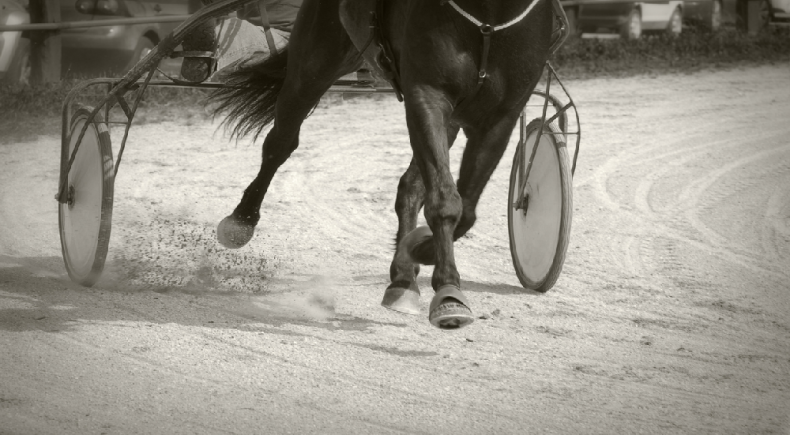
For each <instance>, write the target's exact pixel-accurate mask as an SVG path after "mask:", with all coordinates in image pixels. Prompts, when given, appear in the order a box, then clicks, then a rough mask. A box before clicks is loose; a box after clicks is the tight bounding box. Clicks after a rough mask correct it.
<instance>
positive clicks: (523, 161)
mask: <svg viewBox="0 0 790 435" xmlns="http://www.w3.org/2000/svg"><path fill="white" fill-rule="evenodd" d="M542 125H543V124H542V122H541V120H540V119H535V120H533V121H532V122H530V123H529V125H527V127H526V135H525V137H526V144H525V145H524V146H523V147H521V149H520V150H517V151H516V156H515V158H514V160H513V168H512V169H511V172H510V191H509V193H508V214H507V217H508V232H509V235H510V253H511V255H512V257H513V265H514V267H515V269H516V275H518V279H519V281H520V282H521V285H523V286H524V288H528V289H531V290H535V291H539V292H545V291H548V290H549V289H550V288H551V287H552V286H553V285H554V283H556V282H557V278H559V276H560V271H561V270H562V264H563V263H564V261H565V252H566V251H567V249H568V240H569V238H570V234H571V216H572V213H573V212H572V209H573V200H572V191H571V181H572V180H571V169H570V166H569V160H568V151H567V149H566V147H565V139H564V135H562V134H552V133H558V132H559V130H558V129H557V128H556V127H554V126H553V125H552V126H548V127H544V130H543V134H541V136H540V142H539V143H538V144H537V151H536V152H535V159H534V161H533V163H532V167H531V169H530V172H529V176H528V179H527V185H526V187H525V189H524V193H525V195H524V198H523V199H522V200H520V199H519V198H518V196H519V194H518V192H519V187H520V186H521V184H522V180H523V177H524V173H525V170H526V167H527V163H528V162H529V158H530V155H531V152H532V149H533V146H534V145H535V140H536V139H537V134H538V131H539V130H540V129H541V126H542Z"/></svg>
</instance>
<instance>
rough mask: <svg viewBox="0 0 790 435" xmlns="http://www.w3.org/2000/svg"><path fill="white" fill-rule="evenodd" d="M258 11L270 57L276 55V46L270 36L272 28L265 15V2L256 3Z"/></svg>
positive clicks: (267, 15)
mask: <svg viewBox="0 0 790 435" xmlns="http://www.w3.org/2000/svg"><path fill="white" fill-rule="evenodd" d="M258 11H259V12H260V14H261V25H263V33H264V35H266V44H267V45H268V46H269V52H270V53H271V55H272V56H276V55H277V46H276V45H274V37H273V36H272V26H271V24H270V23H269V14H268V13H266V2H265V1H264V0H260V1H259V2H258Z"/></svg>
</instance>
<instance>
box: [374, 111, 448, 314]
mask: <svg viewBox="0 0 790 435" xmlns="http://www.w3.org/2000/svg"><path fill="white" fill-rule="evenodd" d="M458 130H459V127H458V126H457V125H451V126H450V128H449V129H448V132H447V143H448V145H449V146H452V144H453V143H454V142H455V138H456V137H457V136H458ZM424 203H425V185H424V184H423V182H422V176H421V175H420V169H419V167H418V166H417V162H416V161H415V160H414V159H412V160H411V162H409V168H408V169H407V170H406V172H404V174H403V176H401V178H400V182H399V183H398V195H397V197H396V199H395V213H396V214H397V216H398V232H397V234H396V235H395V246H396V247H395V254H394V256H393V258H392V263H391V264H390V285H389V287H387V290H386V291H385V292H384V297H383V298H382V300H381V305H382V306H384V307H386V308H389V309H391V310H395V311H399V312H402V313H407V314H419V313H420V288H419V286H418V285H417V275H418V274H419V273H420V264H419V262H415V261H414V259H413V258H412V255H413V252H411V250H410V249H408V247H410V246H414V245H415V244H416V243H420V242H423V243H426V242H427V239H429V238H430V234H429V233H428V234H427V235H426V232H425V231H418V232H413V231H414V229H415V228H416V227H417V217H418V214H419V212H420V210H421V209H422V206H423V204H424ZM426 264H428V263H426ZM429 264H434V262H430V263H429Z"/></svg>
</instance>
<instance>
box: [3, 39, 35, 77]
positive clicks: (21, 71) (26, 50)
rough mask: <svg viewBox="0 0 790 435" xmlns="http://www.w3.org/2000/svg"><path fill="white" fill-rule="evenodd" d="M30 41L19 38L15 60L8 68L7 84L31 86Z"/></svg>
mask: <svg viewBox="0 0 790 435" xmlns="http://www.w3.org/2000/svg"><path fill="white" fill-rule="evenodd" d="M31 71H32V70H31V68H30V40H29V39H27V38H19V44H18V45H17V47H16V51H15V52H14V58H13V59H12V60H11V64H10V65H9V66H8V73H7V74H6V77H5V83H6V84H7V85H12V86H26V85H29V84H30V74H31Z"/></svg>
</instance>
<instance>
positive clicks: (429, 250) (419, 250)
mask: <svg viewBox="0 0 790 435" xmlns="http://www.w3.org/2000/svg"><path fill="white" fill-rule="evenodd" d="M400 245H401V249H403V251H404V252H407V253H408V254H409V258H410V259H411V261H412V262H413V263H417V264H425V265H432V264H435V263H436V260H435V257H436V255H435V253H434V247H433V232H432V231H431V229H430V228H428V227H427V226H425V225H423V226H420V227H417V228H415V229H413V230H411V231H410V232H409V233H408V234H406V235H405V236H404V237H403V239H402V240H401V241H400Z"/></svg>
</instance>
